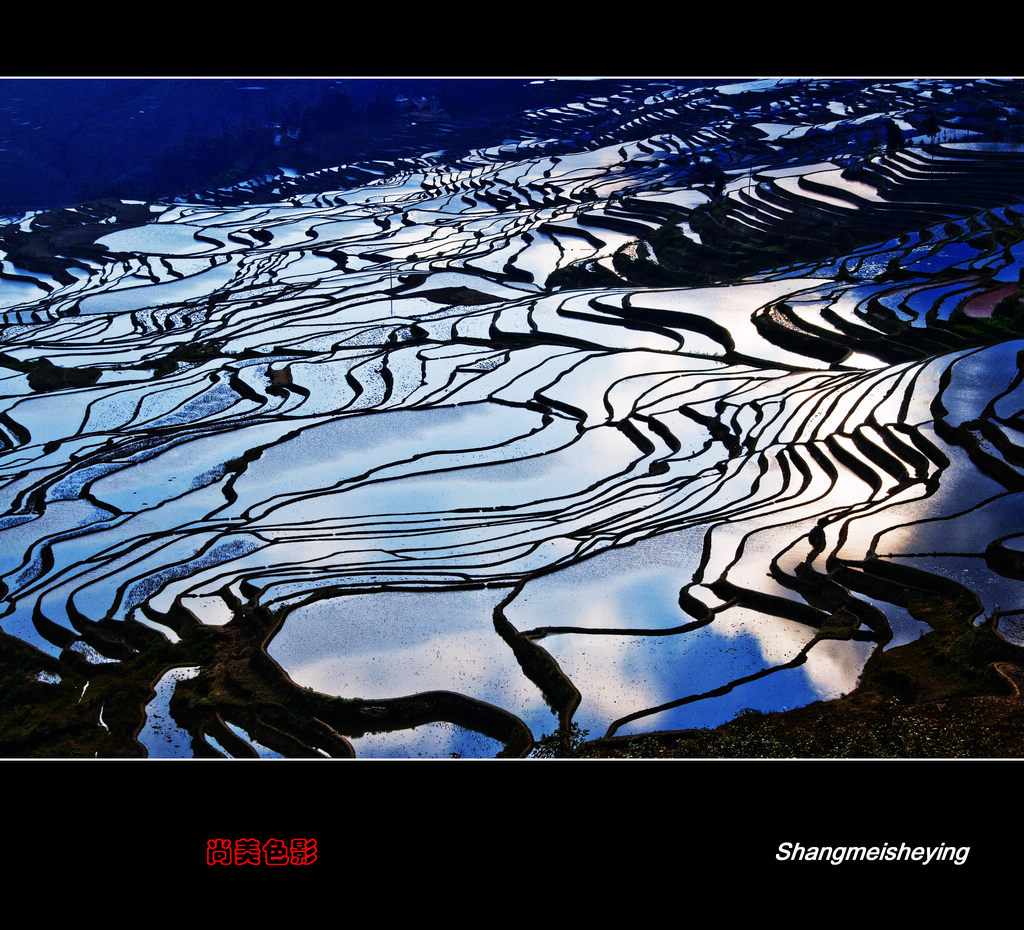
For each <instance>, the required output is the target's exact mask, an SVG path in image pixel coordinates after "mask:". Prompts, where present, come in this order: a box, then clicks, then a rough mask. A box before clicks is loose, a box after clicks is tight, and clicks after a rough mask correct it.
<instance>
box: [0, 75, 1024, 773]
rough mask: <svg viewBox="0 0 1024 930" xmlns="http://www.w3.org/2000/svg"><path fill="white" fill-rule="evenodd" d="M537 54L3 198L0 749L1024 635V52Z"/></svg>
mask: <svg viewBox="0 0 1024 930" xmlns="http://www.w3.org/2000/svg"><path fill="white" fill-rule="evenodd" d="M550 83H551V84H552V85H553V87H554V89H555V90H556V91H557V90H558V88H559V82H550ZM524 93H526V92H525V91H524ZM538 93H539V91H538ZM545 94H546V96H545V97H544V102H543V105H540V103H538V105H537V106H536V107H535V108H529V107H527V108H524V109H522V110H521V111H517V112H515V113H510V114H509V117H508V120H509V122H510V124H511V125H513V126H514V127H515V129H516V134H515V135H514V136H508V135H505V136H504V137H503V138H480V139H479V140H477V141H476V142H475V144H472V145H470V144H468V143H467V141H466V140H467V138H468V130H466V129H465V127H464V126H460V125H459V124H458V120H457V119H456V117H453V116H452V115H451V114H450V113H448V112H447V111H446V110H445V100H444V99H443V98H439V99H433V100H430V101H428V100H427V99H426V98H424V99H423V100H422V101H410V100H409V99H408V98H406V97H399V95H398V94H397V91H396V93H395V96H394V100H393V108H392V110H391V111H390V116H389V119H390V120H391V122H390V123H389V124H388V125H389V126H390V127H392V130H393V131H394V132H395V134H396V137H400V140H401V144H402V147H403V148H402V153H401V154H396V152H394V151H392V150H391V149H390V148H389V149H388V151H387V153H386V154H385V153H381V154H380V155H379V156H378V157H377V158H375V159H374V160H373V161H372V162H371V161H368V160H364V161H360V162H357V163H352V164H344V165H340V166H336V165H330V164H324V165H322V166H321V170H315V171H298V170H296V169H294V168H292V167H290V166H287V165H282V167H280V168H279V169H277V170H275V171H272V172H269V173H267V174H265V175H263V176H261V177H259V178H257V179H255V180H252V181H248V182H246V183H239V184H234V185H229V186H225V187H219V188H202V189H197V190H192V191H188V192H182V193H180V194H176V195H175V196H173V197H172V196H168V197H166V198H163V199H153V200H146V201H137V200H131V199H127V198H126V199H117V198H107V199H102V200H95V201H90V202H87V203H83V204H79V205H75V206H68V207H64V208H60V209H58V208H53V209H44V210H37V211H32V212H30V213H26V214H24V215H22V216H20V217H18V218H17V219H14V220H12V222H10V223H9V224H8V225H6V226H4V227H3V228H0V259H2V264H0V343H2V344H0V498H2V501H3V510H2V516H0V628H2V631H3V640H2V645H3V656H4V664H5V676H6V678H7V680H8V682H10V683H11V684H9V685H8V686H7V687H8V688H9V693H10V695H11V698H10V700H11V704H10V705H9V706H10V707H16V708H17V715H19V716H18V722H17V724H16V725H15V723H13V722H10V723H9V725H8V726H7V728H6V729H5V731H4V733H5V735H4V738H3V744H2V745H3V746H4V752H5V754H6V755H8V756H20V755H56V756H71V755H88V756H93V755H99V756H146V755H148V756H149V757H164V756H173V757H182V756H186V757H237V758H255V757H261V758H280V757H285V758H289V757H311V758H312V757H315V758H324V757H331V758H351V757H355V758H377V757H380V758H396V757H397V758H407V757H431V758H448V757H452V756H458V757H463V758H465V757H494V756H499V755H501V756H526V755H529V754H530V753H531V752H533V751H535V749H536V747H537V745H538V744H539V741H540V740H541V739H542V737H544V736H545V735H548V734H553V733H555V732H556V731H560V732H563V733H566V732H570V729H571V728H573V727H575V728H578V729H577V730H576V731H575V732H579V731H586V732H587V733H589V735H590V737H591V738H594V737H599V736H609V737H611V736H627V735H642V734H647V733H652V732H654V731H664V730H681V729H690V728H700V727H715V726H718V725H719V724H722V723H724V722H726V721H729V720H731V719H733V718H734V717H735V716H736V715H737V713H739V712H742V711H747V710H749V709H753V710H756V711H761V712H768V711H778V710H784V709H791V708H795V707H802V706H806V705H809V704H811V703H813V702H817V701H831V700H834V699H837V698H840V697H841V696H843V695H846V694H849V693H850V692H852V691H854V690H855V689H856V688H857V686H858V681H859V680H860V678H861V676H862V674H863V672H864V669H865V667H866V666H867V665H868V663H870V662H872V661H873V660H877V657H878V656H879V655H880V654H882V653H883V652H885V651H886V650H893V649H898V648H900V647H902V646H905V645H907V644H910V643H913V642H914V641H916V640H918V639H920V638H921V637H922V636H926V635H928V634H929V633H930V632H931V631H932V630H933V629H936V628H937V627H938V626H939V625H940V623H939V621H937V620H936V619H935V611H936V610H937V609H938V608H937V607H936V605H937V604H944V605H955V607H948V610H947V613H949V612H952V613H950V616H951V617H953V618H954V619H955V620H956V622H962V623H964V624H966V625H975V626H980V625H982V624H986V625H987V627H986V628H987V629H991V631H992V632H993V633H994V635H996V636H997V637H1000V638H1001V640H1002V641H1003V642H1005V643H1006V644H1008V646H1009V647H1014V646H1015V647H1020V646H1024V638H1022V636H1021V629H1022V616H1024V521H1022V517H1024V496H1022V495H1024V384H1022V380H1024V368H1022V361H1021V360H1022V358H1024V354H1022V353H1024V288H1022V283H1021V282H1022V280H1024V275H1022V269H1024V264H1022V262H1024V140H1022V139H1020V138H1016V137H1015V135H1014V133H1015V132H1017V133H1019V120H1018V119H1016V117H1017V115H1018V114H1019V111H1020V107H1021V106H1022V104H1024V89H1022V88H1021V86H1020V85H1019V84H1018V83H1017V82H1012V81H993V82H986V81H943V80H934V81H905V82H898V81H885V82H883V81H844V80H839V81H821V80H796V81H793V80H790V81H780V82H776V81H763V82H755V83H750V84H741V83H739V82H727V81H721V80H720V81H715V82H707V83H703V84H702V83H701V82H694V81H688V82H685V83H684V82H680V83H678V84H676V83H673V82H671V81H658V82H640V81H637V82H625V81H598V82H591V85H590V87H589V89H588V90H587V91H586V92H584V91H583V89H581V88H580V87H579V86H578V85H577V84H575V83H571V82H567V83H566V84H565V85H564V94H563V99H560V100H554V99H553V98H552V94H553V91H552V88H551V87H547V88H546V89H545ZM417 121H420V122H425V123H429V124H430V125H431V126H432V127H433V128H436V127H437V126H442V127H443V126H446V125H448V124H449V123H450V124H452V126H453V127H455V128H457V129H459V131H458V133H455V129H453V130H452V131H453V133H454V135H453V139H454V140H455V143H454V144H453V145H452V147H451V148H442V149H439V150H438V149H434V150H431V149H426V148H424V149H416V148H415V144H416V141H417V135H416V131H415V130H414V127H415V126H416V124H417ZM446 121H447V122H446ZM396 127H398V128H396ZM399 128H400V129H401V132H400V133H399V132H398V129H399ZM296 132H297V130H296ZM479 132H480V134H482V133H483V130H482V129H481V130H480V131H479ZM396 145H397V143H396ZM288 154H289V153H288V150H287V149H282V152H281V158H282V159H285V158H286V157H287V155H288ZM943 609H946V608H943ZM954 614H955V616H954ZM33 708H35V709H37V711H38V716H36V717H34V716H33ZM5 713H7V716H8V721H14V718H15V716H16V715H15V713H14V711H13V710H11V711H9V712H5ZM43 717H45V718H46V719H45V720H44V719H42V718H43Z"/></svg>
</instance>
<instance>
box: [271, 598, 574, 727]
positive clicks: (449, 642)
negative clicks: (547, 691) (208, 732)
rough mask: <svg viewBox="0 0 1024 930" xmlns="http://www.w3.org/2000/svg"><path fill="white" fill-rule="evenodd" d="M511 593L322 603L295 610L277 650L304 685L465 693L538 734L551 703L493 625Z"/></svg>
mask: <svg viewBox="0 0 1024 930" xmlns="http://www.w3.org/2000/svg"><path fill="white" fill-rule="evenodd" d="M507 593H508V592H507V590H504V589H489V590H477V591H434V592H412V591H388V592H382V593H379V594H358V595H352V596H350V597H340V598H331V599H328V600H322V601H317V602H315V603H312V604H309V605H307V606H303V607H299V608H297V609H295V610H293V611H292V612H291V613H290V614H289V615H288V618H287V619H286V620H285V623H284V626H283V627H282V628H281V630H280V632H279V633H278V634H277V635H276V636H275V637H274V638H273V640H271V642H270V643H269V645H268V647H267V652H268V653H269V654H270V656H271V658H273V659H274V661H276V662H277V663H278V664H279V665H281V667H282V668H284V670H285V671H286V672H287V673H288V675H289V676H290V677H291V679H292V680H293V681H294V682H295V683H296V684H298V685H300V686H302V687H309V688H313V689H315V690H316V691H320V692H322V693H324V694H334V695H339V696H341V697H350V698H365V699H375V698H388V697H397V696H402V695H412V694H419V693H421V692H424V691H457V692H459V693H460V694H465V695H467V696H468V697H471V698H475V699H476V700H479V701H485V702H487V703H489V704H494V705H495V706H498V707H502V708H504V709H506V710H508V711H510V712H511V713H513V714H515V715H516V716H517V717H519V718H520V719H521V720H523V721H524V722H525V723H526V724H527V726H529V727H530V728H531V729H533V730H534V731H535V732H540V731H539V730H536V728H537V727H540V728H541V730H543V729H545V728H546V729H548V730H550V729H552V728H553V724H552V720H553V719H554V718H553V716H552V713H551V711H550V710H549V709H548V707H547V705H546V704H545V703H544V699H543V697H542V695H541V693H540V691H539V690H538V689H537V688H536V686H534V685H533V684H532V683H531V682H530V681H529V680H528V679H526V678H525V676H524V675H523V671H522V668H521V667H520V666H519V663H518V662H517V661H516V659H515V656H514V655H513V653H512V650H511V649H510V648H509V647H508V645H507V644H506V643H505V642H504V640H502V639H501V637H500V636H499V635H498V634H497V633H496V632H495V629H494V626H493V621H492V615H493V610H494V607H495V605H496V604H497V603H498V602H499V601H501V600H502V598H503V597H505V595H506V594H507ZM389 739H392V740H395V739H398V737H389Z"/></svg>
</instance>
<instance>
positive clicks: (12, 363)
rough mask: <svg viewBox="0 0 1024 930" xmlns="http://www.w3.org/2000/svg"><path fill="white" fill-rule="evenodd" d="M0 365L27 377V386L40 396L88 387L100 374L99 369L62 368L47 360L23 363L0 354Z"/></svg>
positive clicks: (39, 359) (86, 367)
mask: <svg viewBox="0 0 1024 930" xmlns="http://www.w3.org/2000/svg"><path fill="white" fill-rule="evenodd" d="M0 365H2V366H3V367H4V368H11V369H13V370H14V371H20V372H21V373H22V374H25V375H28V386H29V387H30V388H32V390H33V391H36V392H38V393H40V394H42V393H46V392H47V391H59V390H61V389H63V388H79V387H89V386H90V385H92V384H95V383H96V382H97V381H98V380H99V377H100V375H101V374H102V372H101V371H100V369H98V368H91V367H88V366H84V365H83V366H82V367H81V368H62V367H61V366H60V365H54V364H53V362H51V361H50V360H49V359H47V358H37V359H33V360H32V361H31V362H24V361H21V360H20V359H16V358H12V357H11V356H9V355H4V354H0Z"/></svg>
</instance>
